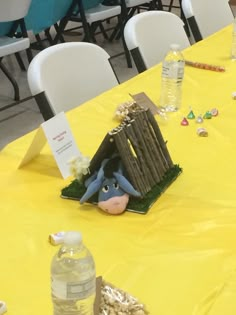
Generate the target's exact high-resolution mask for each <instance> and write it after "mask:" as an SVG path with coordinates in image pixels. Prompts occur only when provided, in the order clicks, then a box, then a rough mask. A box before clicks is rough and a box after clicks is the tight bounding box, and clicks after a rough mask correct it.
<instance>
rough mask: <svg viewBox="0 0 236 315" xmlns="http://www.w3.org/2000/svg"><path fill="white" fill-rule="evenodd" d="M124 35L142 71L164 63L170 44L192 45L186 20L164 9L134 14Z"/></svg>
mask: <svg viewBox="0 0 236 315" xmlns="http://www.w3.org/2000/svg"><path fill="white" fill-rule="evenodd" d="M124 37H125V42H126V45H127V47H128V49H129V50H130V52H131V54H132V56H133V59H134V62H135V64H136V67H137V69H138V71H139V72H142V71H144V70H146V69H148V68H150V67H152V66H154V65H155V64H157V63H159V62H161V61H162V60H163V59H164V56H165V55H166V53H167V52H168V50H169V48H170V45H171V44H174V43H176V44H179V45H180V49H184V48H186V47H188V46H190V43H189V40H188V37H187V35H186V33H185V30H184V23H183V21H182V20H181V19H180V18H179V17H178V16H177V15H175V14H173V13H171V12H165V11H147V12H143V13H139V14H137V15H135V16H133V17H132V18H131V19H129V20H128V22H127V23H126V25H125V29H124Z"/></svg>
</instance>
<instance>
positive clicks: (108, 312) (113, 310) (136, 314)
mask: <svg viewBox="0 0 236 315" xmlns="http://www.w3.org/2000/svg"><path fill="white" fill-rule="evenodd" d="M147 314H148V312H147V310H146V308H145V306H144V305H143V304H142V303H140V302H139V301H138V299H137V298H135V297H134V296H132V295H130V294H128V293H127V292H125V291H123V290H121V289H118V288H116V287H114V286H113V285H112V284H110V283H106V282H104V281H103V282H102V288H101V304H100V312H99V315H147Z"/></svg>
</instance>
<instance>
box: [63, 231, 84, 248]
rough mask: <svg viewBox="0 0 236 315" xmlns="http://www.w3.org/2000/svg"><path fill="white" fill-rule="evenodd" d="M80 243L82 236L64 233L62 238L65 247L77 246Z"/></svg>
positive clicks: (73, 232) (74, 232) (71, 232)
mask: <svg viewBox="0 0 236 315" xmlns="http://www.w3.org/2000/svg"><path fill="white" fill-rule="evenodd" d="M81 242H82V234H81V233H80V232H76V231H70V232H66V234H65V236H64V244H65V245H77V244H80V243H81Z"/></svg>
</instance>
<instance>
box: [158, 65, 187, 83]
mask: <svg viewBox="0 0 236 315" xmlns="http://www.w3.org/2000/svg"><path fill="white" fill-rule="evenodd" d="M183 76H184V62H183V61H179V62H177V63H174V64H171V63H168V62H165V61H164V62H163V66H162V77H163V78H167V79H183Z"/></svg>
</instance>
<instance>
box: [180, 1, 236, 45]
mask: <svg viewBox="0 0 236 315" xmlns="http://www.w3.org/2000/svg"><path fill="white" fill-rule="evenodd" d="M182 9H183V12H184V15H185V18H186V19H187V22H188V25H189V28H190V29H191V32H192V34H193V37H194V39H195V41H199V40H202V39H203V38H205V37H207V36H209V35H211V34H213V33H215V32H217V31H219V30H220V29H221V28H223V27H225V26H227V25H229V24H231V23H232V22H233V20H234V15H233V12H232V10H231V8H230V5H229V0H217V1H216V0H182Z"/></svg>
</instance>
